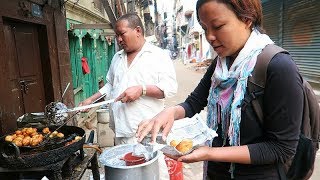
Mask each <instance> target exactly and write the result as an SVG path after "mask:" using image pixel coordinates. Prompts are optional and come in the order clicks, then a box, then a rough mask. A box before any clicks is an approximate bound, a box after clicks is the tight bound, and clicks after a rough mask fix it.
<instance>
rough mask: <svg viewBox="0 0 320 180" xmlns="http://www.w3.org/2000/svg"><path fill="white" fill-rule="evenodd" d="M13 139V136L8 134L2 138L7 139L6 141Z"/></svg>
mask: <svg viewBox="0 0 320 180" xmlns="http://www.w3.org/2000/svg"><path fill="white" fill-rule="evenodd" d="M13 139H14V138H13V136H11V135H8V136H6V137H5V139H4V140H5V141H7V142H12V141H13Z"/></svg>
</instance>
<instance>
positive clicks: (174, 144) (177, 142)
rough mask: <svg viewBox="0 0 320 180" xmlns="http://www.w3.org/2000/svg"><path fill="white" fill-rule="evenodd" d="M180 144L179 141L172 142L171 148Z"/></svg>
mask: <svg viewBox="0 0 320 180" xmlns="http://www.w3.org/2000/svg"><path fill="white" fill-rule="evenodd" d="M178 144H179V141H177V140H172V141H171V142H170V146H173V147H176V146H177V145H178Z"/></svg>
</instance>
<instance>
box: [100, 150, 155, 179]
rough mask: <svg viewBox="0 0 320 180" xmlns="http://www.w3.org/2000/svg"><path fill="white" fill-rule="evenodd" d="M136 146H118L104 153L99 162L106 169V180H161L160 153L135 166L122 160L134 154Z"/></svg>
mask: <svg viewBox="0 0 320 180" xmlns="http://www.w3.org/2000/svg"><path fill="white" fill-rule="evenodd" d="M134 146H135V145H134V144H124V145H118V146H115V147H113V148H110V149H107V150H105V151H103V153H102V154H101V155H100V157H99V160H100V162H101V164H103V165H104V168H105V179H106V180H119V179H121V180H130V179H133V178H134V179H135V180H146V179H152V180H158V179H159V164H158V158H159V155H160V154H159V152H155V153H154V156H153V158H152V159H151V160H149V161H147V162H145V163H142V164H138V165H133V166H127V165H126V162H125V161H123V160H121V159H122V158H123V157H124V156H125V155H126V154H128V153H130V152H133V148H134Z"/></svg>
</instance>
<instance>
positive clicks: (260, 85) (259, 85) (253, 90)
mask: <svg viewBox="0 0 320 180" xmlns="http://www.w3.org/2000/svg"><path fill="white" fill-rule="evenodd" d="M280 52H284V53H288V52H287V51H286V50H285V49H283V48H281V47H279V46H276V45H274V44H269V45H267V46H266V47H265V48H263V50H262V51H261V53H260V54H259V55H258V57H257V62H256V65H255V67H254V70H253V72H252V76H249V79H248V90H249V93H248V94H249V95H250V96H249V97H252V100H251V102H252V106H253V109H254V111H255V112H256V114H257V116H258V118H259V122H260V124H261V125H262V124H263V111H262V110H263V102H259V100H258V98H257V97H258V96H260V95H263V93H264V88H265V84H266V80H267V68H268V64H269V62H270V61H271V59H272V58H273V57H274V56H275V55H276V54H278V53H280ZM260 99H263V98H260Z"/></svg>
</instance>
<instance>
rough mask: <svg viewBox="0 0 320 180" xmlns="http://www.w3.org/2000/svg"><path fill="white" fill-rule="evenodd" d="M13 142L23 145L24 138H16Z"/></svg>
mask: <svg viewBox="0 0 320 180" xmlns="http://www.w3.org/2000/svg"><path fill="white" fill-rule="evenodd" d="M12 143H14V144H15V145H17V146H18V147H21V146H22V139H19V138H16V139H14V140H13V141H12Z"/></svg>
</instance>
